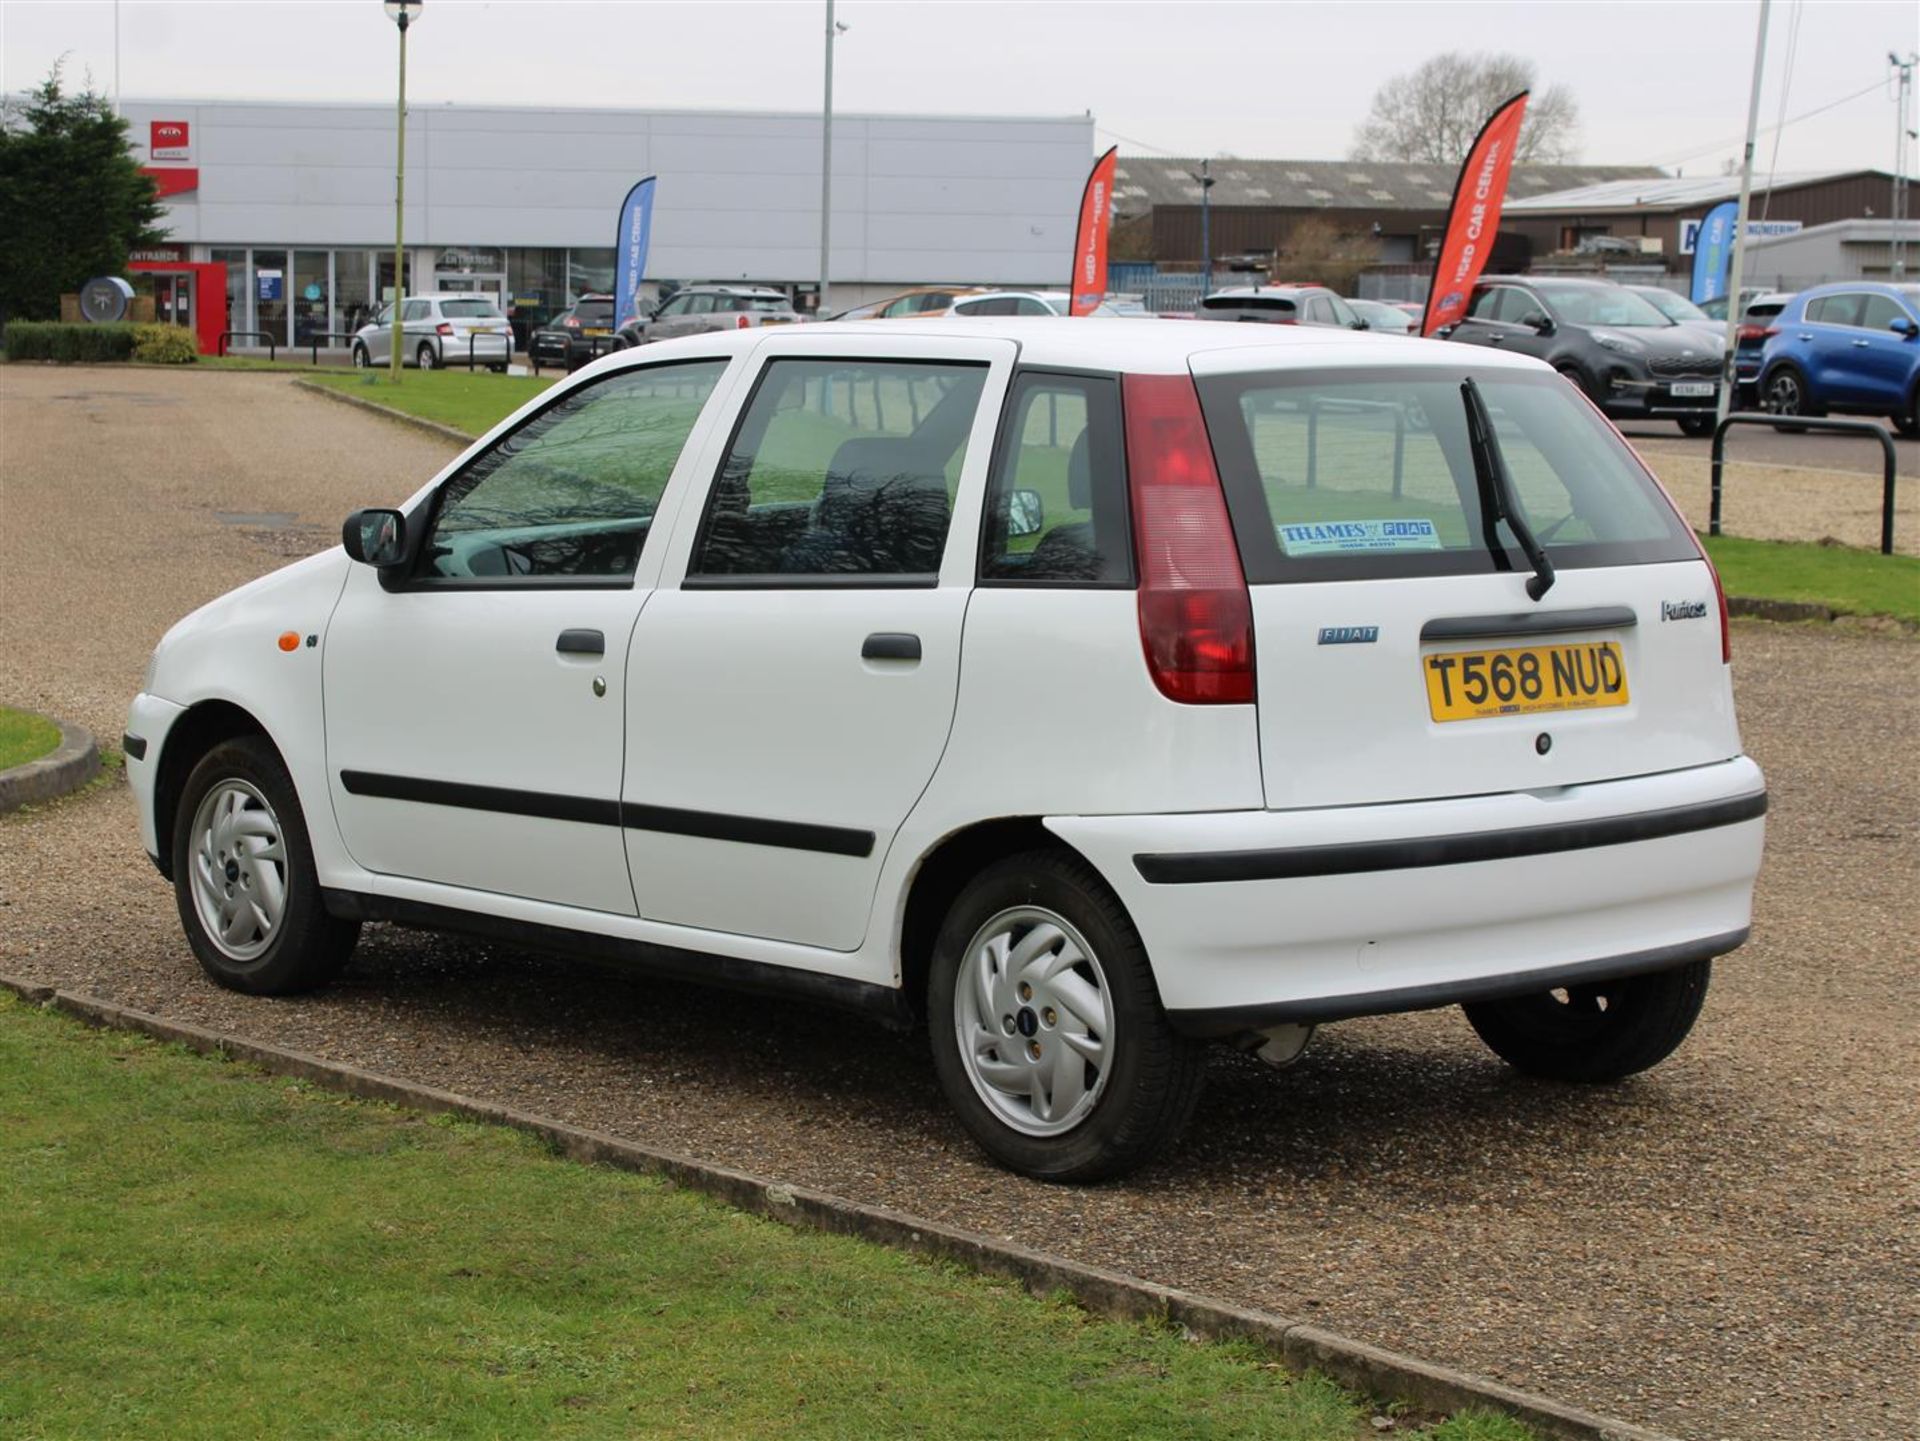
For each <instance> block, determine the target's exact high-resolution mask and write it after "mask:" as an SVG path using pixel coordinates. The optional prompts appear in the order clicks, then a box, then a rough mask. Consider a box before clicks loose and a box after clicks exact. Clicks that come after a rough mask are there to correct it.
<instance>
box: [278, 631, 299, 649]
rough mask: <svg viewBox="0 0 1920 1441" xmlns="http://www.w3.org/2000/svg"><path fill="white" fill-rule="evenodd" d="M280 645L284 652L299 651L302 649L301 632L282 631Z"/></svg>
mask: <svg viewBox="0 0 1920 1441" xmlns="http://www.w3.org/2000/svg"><path fill="white" fill-rule="evenodd" d="M279 644H280V649H281V650H284V651H296V650H299V649H300V632H299V631H297V630H283V631H281V632H280V642H279Z"/></svg>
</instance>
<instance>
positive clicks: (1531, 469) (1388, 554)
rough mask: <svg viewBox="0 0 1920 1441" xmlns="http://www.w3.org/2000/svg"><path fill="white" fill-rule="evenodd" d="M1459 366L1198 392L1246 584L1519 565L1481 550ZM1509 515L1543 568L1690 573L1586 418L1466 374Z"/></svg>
mask: <svg viewBox="0 0 1920 1441" xmlns="http://www.w3.org/2000/svg"><path fill="white" fill-rule="evenodd" d="M1470 373H1472V372H1471V370H1469V369H1466V368H1460V367H1454V366H1449V367H1447V368H1445V369H1439V368H1422V369H1418V370H1415V369H1406V370H1397V371H1376V370H1368V371H1366V372H1363V373H1348V374H1346V375H1341V374H1339V373H1337V372H1323V373H1321V374H1319V375H1313V374H1305V375H1302V374H1299V373H1290V374H1280V373H1275V374H1257V375H1240V376H1231V377H1227V376H1222V377H1214V378H1210V379H1206V380H1203V381H1202V382H1201V386H1200V393H1201V400H1202V404H1203V406H1204V408H1205V411H1206V416H1207V429H1208V433H1209V435H1210V436H1211V438H1212V441H1213V446H1214V451H1215V454H1216V456H1217V457H1218V460H1219V464H1220V473H1221V478H1222V481H1223V483H1224V484H1225V486H1226V490H1227V499H1228V505H1229V509H1230V510H1231V512H1232V515H1233V524H1234V533H1235V535H1236V536H1237V537H1238V539H1239V541H1240V547H1241V554H1242V558H1243V560H1244V562H1245V564H1246V568H1247V577H1248V579H1249V580H1253V581H1256V582H1273V581H1313V580H1350V579H1358V578H1363V577H1371V576H1413V575H1459V574H1474V573H1480V572H1485V571H1492V570H1506V569H1521V568H1523V567H1524V566H1525V565H1526V560H1525V557H1524V556H1523V555H1522V554H1521V552H1520V550H1519V547H1518V543H1517V541H1516V540H1515V539H1514V538H1513V537H1512V536H1511V535H1510V534H1509V533H1508V532H1507V529H1506V528H1505V527H1502V528H1501V529H1500V531H1499V533H1498V535H1497V536H1496V537H1495V538H1494V544H1493V546H1492V547H1491V549H1490V548H1489V545H1488V540H1487V537H1486V535H1485V533H1484V531H1483V529H1482V524H1481V506H1480V493H1479V485H1478V482H1477V480H1476V478H1475V475H1474V467H1473V457H1472V453H1471V451H1470V449H1469V447H1468V444H1467V430H1466V411H1465V405H1464V402H1463V400H1462V397H1461V392H1460V383H1461V381H1462V379H1463V378H1464V377H1465V376H1466V375H1468V374H1470ZM1475 379H1476V382H1477V384H1478V386H1479V389H1480V393H1481V395H1482V396H1483V397H1484V399H1485V401H1486V404H1487V408H1488V410H1489V412H1490V413H1491V415H1492V418H1493V422H1494V430H1495V434H1496V436H1497V438H1498V440H1499V443H1500V448H1501V451H1502V453H1503V455H1504V457H1505V460H1506V465H1507V469H1508V471H1509V472H1510V474H1511V475H1512V477H1513V484H1514V490H1515V491H1516V493H1517V495H1518V499H1519V502H1520V507H1521V509H1522V511H1523V512H1524V514H1525V518H1526V520H1527V522H1528V524H1529V526H1530V528H1531V529H1532V531H1533V533H1534V535H1535V537H1536V538H1537V539H1538V540H1539V541H1540V543H1541V545H1543V546H1544V547H1545V548H1546V549H1547V551H1548V552H1549V554H1551V555H1552V557H1553V561H1554V564H1555V565H1557V566H1561V567H1573V568H1578V567H1581V566H1598V565H1633V564H1645V563H1650V562H1654V561H1675V560H1692V559H1694V558H1695V557H1696V555H1697V551H1696V550H1695V548H1694V544H1693V540H1692V537H1691V536H1690V535H1689V534H1688V533H1687V531H1686V528H1685V526H1684V525H1683V524H1682V523H1681V521H1680V520H1679V518H1678V517H1677V516H1675V514H1674V512H1673V509H1672V507H1671V506H1669V505H1668V504H1667V502H1666V500H1665V499H1664V498H1663V497H1662V496H1661V494H1660V492H1659V490H1658V489H1657V488H1656V487H1655V485H1654V484H1653V482H1652V481H1651V480H1650V479H1649V478H1648V477H1647V475H1646V473H1645V472H1644V471H1643V470H1642V469H1641V468H1640V466H1639V464H1638V463H1637V462H1636V461H1635V459H1634V457H1633V454H1632V452H1631V451H1629V450H1628V449H1627V448H1626V445H1625V444H1624V442H1622V441H1621V439H1620V437H1619V436H1618V435H1617V434H1616V433H1615V432H1614V431H1613V429H1612V427H1610V426H1609V425H1607V424H1606V422H1605V421H1604V420H1601V419H1600V418H1599V417H1598V416H1597V415H1596V414H1595V412H1594V411H1593V408H1592V407H1591V406H1589V405H1587V404H1586V403H1585V402H1584V401H1582V400H1580V399H1579V398H1578V397H1577V396H1575V395H1574V394H1573V393H1572V392H1570V391H1569V390H1568V389H1567V388H1566V387H1565V386H1564V385H1562V384H1560V383H1559V382H1558V381H1557V380H1556V379H1555V377H1553V376H1551V375H1532V374H1527V373H1524V372H1514V371H1507V370H1501V371H1495V372H1490V373H1481V374H1479V375H1476V376H1475Z"/></svg>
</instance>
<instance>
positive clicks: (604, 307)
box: [573, 300, 613, 325]
mask: <svg viewBox="0 0 1920 1441" xmlns="http://www.w3.org/2000/svg"><path fill="white" fill-rule="evenodd" d="M573 317H574V319H575V320H578V321H579V322H580V323H581V324H582V325H608V324H611V323H612V321H613V302H612V301H611V300H583V301H581V302H580V303H579V304H578V305H576V306H574V308H573Z"/></svg>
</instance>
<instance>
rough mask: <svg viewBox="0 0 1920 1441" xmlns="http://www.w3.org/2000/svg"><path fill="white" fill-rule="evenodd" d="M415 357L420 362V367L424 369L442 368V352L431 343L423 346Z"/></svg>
mask: <svg viewBox="0 0 1920 1441" xmlns="http://www.w3.org/2000/svg"><path fill="white" fill-rule="evenodd" d="M415 359H417V360H418V361H419V362H420V368H421V369H422V370H438V369H439V368H440V352H439V351H437V350H435V349H434V348H433V346H431V345H423V346H421V347H420V353H419V354H418V355H417V356H416V357H415Z"/></svg>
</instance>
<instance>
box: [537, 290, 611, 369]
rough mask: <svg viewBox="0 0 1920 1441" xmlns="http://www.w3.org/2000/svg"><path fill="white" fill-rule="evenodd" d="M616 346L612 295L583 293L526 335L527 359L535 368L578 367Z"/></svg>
mask: <svg viewBox="0 0 1920 1441" xmlns="http://www.w3.org/2000/svg"><path fill="white" fill-rule="evenodd" d="M617 348H618V346H617V345H616V343H615V341H614V336H613V297H612V296H611V295H583V296H581V297H580V298H579V299H578V300H576V301H575V302H574V303H573V304H572V305H570V306H568V307H567V308H566V309H565V310H563V311H561V312H560V314H558V315H557V316H555V317H554V318H553V319H552V320H550V321H548V322H547V323H546V324H545V325H542V326H540V327H538V328H537V329H536V330H534V331H533V333H532V334H530V335H529V336H528V337H527V359H528V360H530V361H532V362H533V364H534V366H535V368H538V367H540V366H542V365H552V366H559V367H564V368H565V369H567V370H578V369H580V367H581V366H583V365H585V364H587V362H589V361H591V360H592V359H594V358H595V357H596V356H600V355H605V354H606V353H607V352H608V351H609V350H614V349H617Z"/></svg>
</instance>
